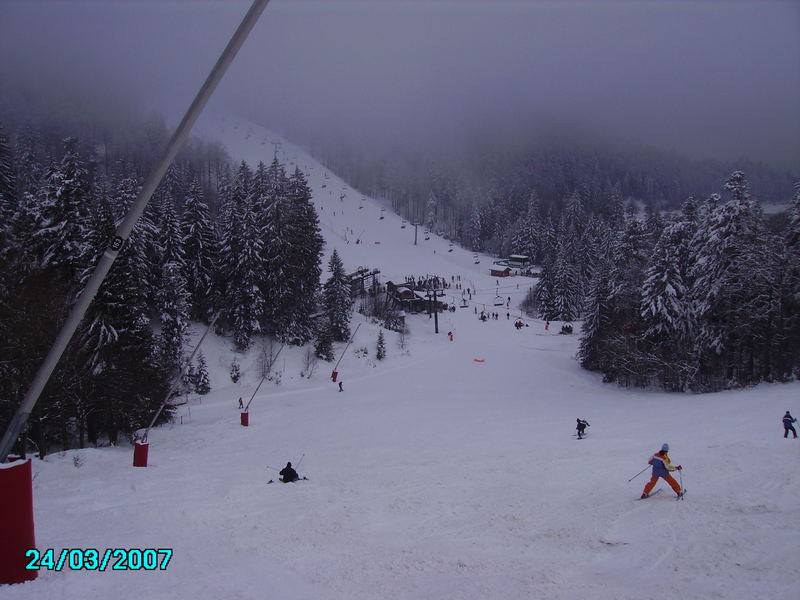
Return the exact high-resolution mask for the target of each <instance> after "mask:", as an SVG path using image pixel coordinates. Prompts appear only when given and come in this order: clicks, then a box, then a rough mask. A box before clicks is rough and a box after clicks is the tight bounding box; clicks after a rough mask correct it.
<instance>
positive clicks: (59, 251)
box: [36, 138, 92, 275]
mask: <svg viewBox="0 0 800 600" xmlns="http://www.w3.org/2000/svg"><path fill="white" fill-rule="evenodd" d="M77 145H78V142H77V140H76V139H75V138H66V139H65V140H64V156H63V158H62V159H61V162H60V163H59V164H53V165H51V167H50V168H49V170H48V173H47V176H46V178H45V182H44V186H43V188H42V189H41V191H40V196H39V197H40V198H41V201H40V203H39V207H38V208H39V214H40V215H41V218H42V222H43V223H42V224H43V228H42V229H41V230H40V231H39V232H37V234H36V237H37V240H38V246H39V248H40V249H41V252H42V263H43V265H53V266H59V267H65V268H67V269H68V270H69V271H70V272H71V273H74V274H76V275H77V273H78V272H79V271H80V269H81V268H82V266H83V265H82V263H81V258H82V256H83V245H84V241H85V237H86V229H87V219H88V207H89V206H90V200H91V195H92V190H91V183H90V179H89V173H88V171H87V169H86V165H85V162H84V160H83V159H82V158H81V157H80V155H79V154H78V149H77Z"/></svg>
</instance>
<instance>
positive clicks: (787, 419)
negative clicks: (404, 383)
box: [783, 411, 797, 429]
mask: <svg viewBox="0 0 800 600" xmlns="http://www.w3.org/2000/svg"><path fill="white" fill-rule="evenodd" d="M795 421H797V419H795V418H794V417H793V416H792V415H790V414H789V412H788V411H787V412H786V414H785V415H783V426H784V427H786V429H789V427H791V426H792V423H794V422H795Z"/></svg>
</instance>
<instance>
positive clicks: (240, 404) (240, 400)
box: [239, 396, 244, 408]
mask: <svg viewBox="0 0 800 600" xmlns="http://www.w3.org/2000/svg"><path fill="white" fill-rule="evenodd" d="M239 408H244V404H242V397H241V396H239Z"/></svg>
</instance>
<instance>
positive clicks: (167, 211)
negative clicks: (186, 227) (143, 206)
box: [154, 193, 187, 276]
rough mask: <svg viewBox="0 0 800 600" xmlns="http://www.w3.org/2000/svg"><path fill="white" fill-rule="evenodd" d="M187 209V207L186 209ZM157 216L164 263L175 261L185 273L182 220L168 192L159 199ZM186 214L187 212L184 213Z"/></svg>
mask: <svg viewBox="0 0 800 600" xmlns="http://www.w3.org/2000/svg"><path fill="white" fill-rule="evenodd" d="M184 210H185V209H184ZM156 213H157V214H156V215H155V217H156V218H158V219H159V221H154V223H155V222H160V227H157V234H158V239H157V244H158V248H159V253H160V257H159V258H160V261H161V264H162V265H166V264H167V263H173V264H176V265H179V266H180V267H181V269H182V270H183V271H184V276H185V273H186V272H187V269H186V260H185V258H186V257H185V252H184V249H183V233H182V231H181V221H180V219H178V215H177V213H176V212H175V203H174V200H173V199H172V196H170V195H169V194H168V193H164V194H163V195H162V196H161V198H159V201H158V209H157V211H156ZM184 214H185V213H184Z"/></svg>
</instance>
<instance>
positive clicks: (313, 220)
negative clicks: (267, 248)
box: [279, 168, 325, 345]
mask: <svg viewBox="0 0 800 600" xmlns="http://www.w3.org/2000/svg"><path fill="white" fill-rule="evenodd" d="M287 200H288V202H287V204H288V206H289V208H290V211H291V212H290V214H291V219H292V226H291V227H290V228H289V231H288V233H289V239H288V242H289V244H290V250H291V251H290V253H289V257H288V263H289V264H288V274H289V275H290V276H291V279H290V282H289V283H290V285H291V287H290V289H289V294H290V297H291V301H290V304H291V310H290V311H289V313H288V314H289V317H290V319H289V321H288V322H287V323H286V324H285V326H284V327H285V328H284V331H283V332H281V334H280V335H279V338H280V339H281V341H284V342H287V343H289V344H298V345H301V344H305V343H306V342H308V341H309V340H310V339H312V338H313V336H314V332H313V324H312V323H311V315H312V314H314V313H315V312H316V311H317V301H318V293H319V278H320V275H321V273H322V269H321V268H320V262H321V260H322V248H323V246H324V244H325V240H324V239H323V238H322V235H321V234H320V229H319V220H318V218H317V211H316V209H315V208H314V205H313V204H312V203H311V190H310V188H309V187H308V183H307V182H306V178H305V176H304V175H303V173H302V172H301V171H300V169H299V168H295V172H294V173H293V174H292V175H291V177H289V181H288V185H287Z"/></svg>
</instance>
